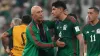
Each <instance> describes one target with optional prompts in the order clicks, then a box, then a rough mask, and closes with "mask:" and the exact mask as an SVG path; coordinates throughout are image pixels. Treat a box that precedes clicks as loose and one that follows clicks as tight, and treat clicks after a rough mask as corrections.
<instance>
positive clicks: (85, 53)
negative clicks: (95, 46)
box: [82, 27, 87, 56]
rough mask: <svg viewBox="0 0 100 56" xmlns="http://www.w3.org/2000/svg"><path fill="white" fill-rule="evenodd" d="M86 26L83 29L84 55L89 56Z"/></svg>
mask: <svg viewBox="0 0 100 56" xmlns="http://www.w3.org/2000/svg"><path fill="white" fill-rule="evenodd" d="M84 31H85V27H84V28H83V30H82V33H83V36H84V56H87V42H86V36H85V32H84Z"/></svg>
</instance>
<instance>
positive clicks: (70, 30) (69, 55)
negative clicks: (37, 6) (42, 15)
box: [55, 17, 80, 56]
mask: <svg viewBox="0 0 100 56" xmlns="http://www.w3.org/2000/svg"><path fill="white" fill-rule="evenodd" d="M55 32H56V37H57V36H58V37H59V38H60V41H63V42H65V44H66V46H65V47H62V48H61V47H58V52H57V56H74V55H77V56H78V55H79V52H78V50H79V49H78V47H79V46H78V40H77V38H76V35H78V34H80V29H79V25H78V22H77V21H76V20H75V19H74V18H68V17H67V18H66V19H65V20H63V21H56V22H55Z"/></svg>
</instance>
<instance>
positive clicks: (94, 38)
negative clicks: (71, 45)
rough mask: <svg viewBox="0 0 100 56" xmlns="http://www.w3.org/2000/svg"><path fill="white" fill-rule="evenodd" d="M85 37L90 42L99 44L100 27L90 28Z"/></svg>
mask: <svg viewBox="0 0 100 56" xmlns="http://www.w3.org/2000/svg"><path fill="white" fill-rule="evenodd" d="M85 36H86V39H87V40H88V42H91V43H92V42H99V41H100V26H95V27H94V26H90V27H89V28H88V29H87V30H86V31H85Z"/></svg>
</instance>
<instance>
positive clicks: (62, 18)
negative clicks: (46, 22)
mask: <svg viewBox="0 0 100 56" xmlns="http://www.w3.org/2000/svg"><path fill="white" fill-rule="evenodd" d="M66 17H67V15H65V14H61V15H60V17H59V19H60V20H61V21H63V20H65V18H66Z"/></svg>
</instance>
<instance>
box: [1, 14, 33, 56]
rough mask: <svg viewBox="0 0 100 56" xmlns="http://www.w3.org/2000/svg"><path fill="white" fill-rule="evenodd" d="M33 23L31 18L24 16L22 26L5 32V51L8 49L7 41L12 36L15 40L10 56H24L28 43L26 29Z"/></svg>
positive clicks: (3, 37) (3, 39)
mask: <svg viewBox="0 0 100 56" xmlns="http://www.w3.org/2000/svg"><path fill="white" fill-rule="evenodd" d="M30 22H31V17H30V16H28V15H25V16H23V18H22V24H21V25H18V26H14V27H12V28H10V29H9V30H7V31H5V32H4V33H3V34H2V42H3V45H4V48H5V50H6V49H7V48H8V45H7V43H5V39H6V38H8V37H9V36H12V39H13V47H12V49H11V52H9V54H10V55H11V56H22V52H23V49H24V46H25V43H26V36H25V35H26V34H25V32H26V27H27V25H28V24H29V23H30Z"/></svg>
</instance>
